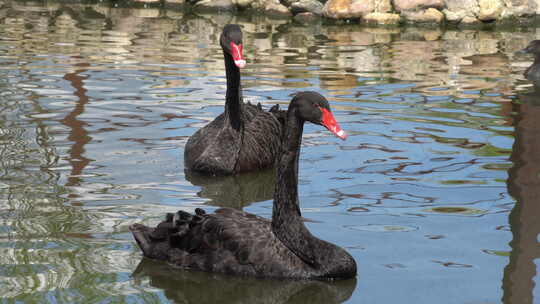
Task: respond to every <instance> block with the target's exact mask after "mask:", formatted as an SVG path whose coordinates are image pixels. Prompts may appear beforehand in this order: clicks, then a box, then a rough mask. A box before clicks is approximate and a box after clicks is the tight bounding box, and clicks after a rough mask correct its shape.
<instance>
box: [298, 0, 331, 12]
mask: <svg viewBox="0 0 540 304" xmlns="http://www.w3.org/2000/svg"><path fill="white" fill-rule="evenodd" d="M323 7H324V6H323V4H322V3H320V2H319V1H318V0H300V1H297V2H294V3H292V4H291V6H290V10H291V12H292V13H293V14H295V15H296V14H299V13H306V12H309V13H313V14H316V15H322V11H323Z"/></svg>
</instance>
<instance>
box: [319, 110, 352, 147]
mask: <svg viewBox="0 0 540 304" xmlns="http://www.w3.org/2000/svg"><path fill="white" fill-rule="evenodd" d="M319 109H321V112H322V125H323V126H325V127H326V128H327V129H328V130H329V131H330V132H332V133H334V134H335V135H336V136H337V137H339V138H341V139H342V140H345V139H346V138H347V133H345V131H343V130H342V129H341V127H340V126H339V124H338V123H337V121H336V119H335V118H334V115H332V112H330V110H328V109H325V108H319Z"/></svg>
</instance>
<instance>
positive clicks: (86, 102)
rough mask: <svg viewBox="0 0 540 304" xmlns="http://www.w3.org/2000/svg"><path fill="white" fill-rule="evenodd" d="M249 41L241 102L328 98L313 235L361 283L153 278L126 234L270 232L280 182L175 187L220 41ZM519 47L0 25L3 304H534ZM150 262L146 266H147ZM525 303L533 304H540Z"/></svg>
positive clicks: (539, 144)
mask: <svg viewBox="0 0 540 304" xmlns="http://www.w3.org/2000/svg"><path fill="white" fill-rule="evenodd" d="M226 23H239V24H241V25H242V27H243V30H244V51H245V55H246V56H247V59H248V66H247V67H246V68H245V69H244V70H242V77H243V78H242V83H243V87H244V95H245V99H246V100H250V101H251V102H260V103H261V104H262V105H263V107H265V108H269V107H270V106H272V105H274V104H276V103H279V104H280V105H281V106H282V107H286V106H287V104H288V101H289V100H290V98H291V96H292V95H293V94H294V93H295V92H298V91H301V90H315V91H318V92H320V93H322V94H323V95H325V96H327V97H328V99H329V100H330V102H331V106H332V108H333V111H334V113H335V116H336V118H337V120H338V121H339V122H340V123H341V126H342V127H343V128H344V129H345V130H347V131H348V133H349V138H348V139H347V141H340V140H339V139H337V138H335V137H333V136H332V135H331V134H329V132H327V131H326V130H323V129H321V128H320V127H316V126H313V125H309V126H306V129H305V133H304V140H303V149H302V155H301V163H300V178H299V179H300V200H301V207H302V211H303V215H304V217H305V218H306V219H307V220H308V222H307V225H308V227H309V229H310V230H311V231H312V232H313V233H314V234H315V235H317V236H319V237H320V238H322V239H325V240H329V241H331V242H334V243H336V244H338V245H340V246H342V247H345V248H346V249H347V250H348V251H349V252H350V253H351V254H352V255H353V256H354V258H355V259H356V261H357V263H358V266H359V274H358V277H357V279H356V280H349V281H345V282H337V283H327V282H289V281H272V280H255V279H242V278H231V277H224V276H219V275H211V274H204V273H192V272H185V271H174V270H171V269H170V268H169V267H167V266H166V265H165V264H162V263H155V262H152V261H145V260H142V259H141V253H140V251H139V249H138V247H137V246H136V244H135V242H134V241H133V239H132V237H131V234H130V232H129V230H128V226H129V225H130V224H132V223H135V222H143V223H146V224H152V225H153V224H156V223H157V222H158V221H160V219H162V218H163V216H164V214H165V213H166V212H175V211H177V210H179V209H181V210H185V211H193V210H194V209H195V208H197V207H203V208H205V209H207V210H208V211H211V210H214V209H215V208H217V207H218V206H230V207H235V208H243V209H244V210H247V211H249V212H253V213H255V214H258V215H261V216H264V217H270V215H271V211H272V199H271V198H272V190H273V180H274V176H273V172H263V173H260V174H259V173H257V174H249V175H245V176H239V177H234V178H220V179H208V178H200V177H196V176H195V177H191V176H185V174H184V166H183V149H184V145H185V143H186V141H187V138H188V137H189V136H190V135H191V134H193V132H194V131H195V130H197V128H200V127H201V126H204V125H205V124H206V123H207V122H208V121H210V120H212V119H213V118H214V117H215V116H216V115H218V114H219V113H221V112H222V110H223V103H224V93H225V73H224V67H223V61H222V53H221V49H220V47H219V45H218V43H217V41H218V37H219V33H220V31H221V28H222V26H223V25H224V24H226ZM536 37H539V34H537V33H536V30H535V29H528V30H523V31H520V32H517V31H509V30H501V31H492V32H485V31H476V30H446V31H443V30H438V29H422V28H410V27H409V28H404V29H370V28H362V27H360V26H358V25H322V24H318V23H316V24H311V25H309V26H302V25H300V24H295V23H290V22H289V21H284V20H283V21H282V20H273V19H265V18H262V17H256V16H255V17H253V16H244V17H234V16H230V15H226V14H221V15H211V14H209V15H199V16H195V15H184V14H183V13H182V12H181V11H178V10H164V9H153V8H146V9H145V8H132V9H128V8H112V7H108V6H107V5H105V4H103V5H66V4H56V3H54V2H48V4H47V5H46V6H43V5H42V4H37V3H31V2H13V3H12V2H9V1H8V2H6V3H4V4H3V6H2V7H1V8H0V237H1V239H0V296H1V297H2V299H3V301H5V302H12V301H22V302H28V303H30V302H58V303H73V302H79V303H99V302H108V303H119V302H128V303H137V302H140V303H143V302H144V303H158V302H179V303H338V302H342V301H346V302H348V303H502V302H504V303H533V302H535V299H536V300H537V301H538V296H539V295H540V292H539V291H538V289H537V288H535V281H536V280H537V276H536V269H537V266H536V263H537V260H536V259H537V258H538V257H539V256H540V254H539V251H538V250H537V249H536V248H537V246H538V244H537V242H538V241H537V235H538V233H539V232H540V224H539V223H538V222H539V221H538V220H536V219H537V218H538V215H540V212H539V211H538V208H539V207H537V206H535V205H538V204H537V203H538V197H540V183H539V181H538V172H539V171H540V141H539V140H538V131H540V120H539V119H538V117H540V102H539V100H540V98H538V97H537V95H536V93H535V92H534V89H533V87H532V86H531V85H530V84H529V83H528V82H527V81H526V80H524V78H523V76H522V73H523V71H524V69H525V68H526V67H527V66H528V65H529V64H530V63H531V62H532V59H531V58H529V57H526V56H518V55H515V54H514V53H515V51H517V50H518V49H520V48H522V47H524V46H525V45H526V44H527V43H528V42H529V41H530V40H533V39H535V38H536ZM141 260H142V261H143V262H142V263H141V264H139V263H140V262H141ZM535 296H536V297H535Z"/></svg>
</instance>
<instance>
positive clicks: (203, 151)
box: [184, 24, 283, 175]
mask: <svg viewBox="0 0 540 304" xmlns="http://www.w3.org/2000/svg"><path fill="white" fill-rule="evenodd" d="M220 44H221V48H222V49H223V55H224V60H225V71H226V75H227V93H226V95H225V112H224V113H223V114H221V115H219V116H218V117H216V119H214V120H213V121H212V122H210V123H209V124H207V125H206V126H204V127H203V128H201V129H199V130H198V131H197V132H195V133H194V134H193V135H192V136H191V137H190V138H189V139H188V141H187V143H186V147H185V151H184V164H185V168H186V170H187V171H195V172H198V173H203V174H210V175H231V174H236V173H240V172H247V171H254V170H260V169H264V168H268V167H272V166H273V165H274V163H275V160H276V156H277V153H278V152H279V145H280V138H279V136H280V134H281V128H282V126H281V123H280V120H279V116H281V115H283V114H280V113H281V112H282V111H279V108H278V107H277V106H274V107H273V108H272V109H270V111H269V112H265V111H263V110H262V107H261V105H260V104H258V105H257V106H255V105H252V104H250V103H247V104H246V103H244V102H242V92H241V87H240V68H243V67H244V66H245V65H246V61H245V60H244V57H243V54H242V49H243V46H242V31H241V30H240V27H239V26H238V25H236V24H228V25H226V26H225V27H224V28H223V33H222V34H221V38H220Z"/></svg>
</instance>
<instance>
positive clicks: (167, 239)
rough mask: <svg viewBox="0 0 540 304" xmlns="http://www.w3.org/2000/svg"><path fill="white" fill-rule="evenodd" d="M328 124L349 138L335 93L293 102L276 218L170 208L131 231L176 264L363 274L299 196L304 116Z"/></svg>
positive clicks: (291, 274)
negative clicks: (310, 224)
mask: <svg viewBox="0 0 540 304" xmlns="http://www.w3.org/2000/svg"><path fill="white" fill-rule="evenodd" d="M306 121H309V122H312V123H314V124H318V125H322V126H324V127H326V128H327V129H328V130H330V131H331V132H332V133H334V134H335V135H336V136H338V137H340V138H342V139H345V138H346V134H345V132H344V131H343V130H342V129H341V128H340V127H339V124H338V123H337V122H336V120H335V119H334V116H333V115H332V112H331V111H330V107H329V105H328V102H327V100H326V99H325V98H324V97H323V96H322V95H320V94H318V93H315V92H301V93H298V94H297V95H296V96H295V97H294V98H293V99H292V101H291V103H290V105H289V109H288V111H287V116H286V127H285V128H284V131H283V133H284V134H283V143H282V145H281V147H282V148H281V152H280V159H279V162H278V166H277V178H276V188H275V191H274V208H273V211H272V220H271V221H270V220H268V219H265V218H262V217H259V216H257V215H254V214H250V213H246V212H243V211H239V210H235V209H231V208H220V209H217V210H216V211H215V213H211V214H207V213H205V211H204V210H202V209H199V208H197V209H196V210H195V214H194V215H192V214H189V213H187V212H184V211H178V212H177V213H176V214H172V213H169V214H167V218H166V220H165V221H163V222H161V223H160V224H158V225H157V227H155V228H150V227H147V226H144V225H142V224H133V225H131V226H130V230H131V231H132V233H133V236H134V237H135V240H136V241H137V244H138V245H139V247H140V248H141V249H142V252H143V254H144V256H146V257H148V258H152V259H158V260H165V261H168V262H169V263H171V264H172V265H174V266H176V267H180V268H183V269H193V270H200V271H207V272H219V273H226V274H236V275H246V276H256V277H274V278H293V279H345V278H352V277H354V276H356V262H355V261H354V259H353V258H352V256H351V255H349V254H348V253H347V252H346V251H345V250H344V249H342V248H340V247H338V246H336V245H334V244H331V243H328V242H326V241H323V240H320V239H318V238H316V237H315V236H313V235H312V234H311V233H310V232H309V230H308V229H307V228H306V226H305V225H304V223H303V221H302V218H301V213H300V204H299V203H300V202H299V200H298V159H299V154H300V144H301V141H302V131H303V127H304V122H306Z"/></svg>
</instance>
